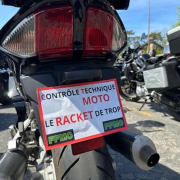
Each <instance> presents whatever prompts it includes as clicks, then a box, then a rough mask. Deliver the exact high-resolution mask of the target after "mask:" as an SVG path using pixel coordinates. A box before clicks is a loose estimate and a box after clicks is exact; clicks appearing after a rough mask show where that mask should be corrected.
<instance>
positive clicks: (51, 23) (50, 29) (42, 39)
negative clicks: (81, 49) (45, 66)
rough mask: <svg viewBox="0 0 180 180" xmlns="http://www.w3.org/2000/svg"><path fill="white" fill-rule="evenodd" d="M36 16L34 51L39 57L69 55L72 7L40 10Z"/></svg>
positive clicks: (71, 49) (71, 32)
mask: <svg viewBox="0 0 180 180" xmlns="http://www.w3.org/2000/svg"><path fill="white" fill-rule="evenodd" d="M35 17H36V23H35V25H36V53H37V54H38V56H39V58H40V59H42V58H56V57H71V56H72V53H73V9H72V7H68V6H63V7H62V6H61V7H51V8H46V9H43V10H40V11H39V12H37V13H36V14H35Z"/></svg>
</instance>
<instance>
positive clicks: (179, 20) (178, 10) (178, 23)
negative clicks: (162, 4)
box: [172, 6, 180, 28]
mask: <svg viewBox="0 0 180 180" xmlns="http://www.w3.org/2000/svg"><path fill="white" fill-rule="evenodd" d="M177 14H178V21H177V23H176V24H174V25H173V26H172V27H173V28H175V27H178V26H180V6H179V7H177Z"/></svg>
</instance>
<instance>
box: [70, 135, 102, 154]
mask: <svg viewBox="0 0 180 180" xmlns="http://www.w3.org/2000/svg"><path fill="white" fill-rule="evenodd" d="M101 147H104V138H103V137H99V138H96V139H91V140H88V141H83V142H80V143H76V144H73V145H72V151H73V154H74V155H77V154H81V153H84V152H88V151H92V150H94V149H98V148H101Z"/></svg>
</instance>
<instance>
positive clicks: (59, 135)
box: [0, 0, 160, 180]
mask: <svg viewBox="0 0 180 180" xmlns="http://www.w3.org/2000/svg"><path fill="white" fill-rule="evenodd" d="M2 3H3V4H4V5H14V6H18V7H20V9H19V12H18V13H17V14H16V15H15V16H14V17H13V18H12V19H11V20H10V21H9V22H8V23H7V24H6V25H5V26H4V27H3V28H2V30H1V31H0V37H1V40H0V51H1V52H2V53H3V54H5V56H6V57H7V59H8V64H9V67H11V70H12V73H13V74H14V75H15V82H16V86H17V88H18V90H19V96H16V97H13V98H12V101H13V103H14V106H15V108H16V111H17V115H18V122H17V124H16V125H12V126H10V132H11V136H12V140H10V141H9V142H8V151H7V152H6V153H5V154H4V155H3V156H2V158H1V160H0V179H3V180H7V179H14V180H21V179H23V177H24V175H25V172H26V170H27V166H28V165H34V166H35V167H36V170H37V172H35V173H33V174H32V179H42V178H43V179H45V180H51V179H52V180H56V179H62V180H68V179H73V180H84V179H91V180H109V179H111V180H112V179H115V167H114V166H113V164H114V163H113V160H112V159H111V157H110V155H109V152H108V149H107V146H106V145H109V146H110V148H112V149H114V150H115V151H117V152H119V153H121V154H122V155H123V156H125V157H126V158H127V159H129V160H130V161H132V162H133V163H134V164H136V165H137V166H138V167H140V168H141V169H144V170H149V169H151V168H153V167H154V166H155V165H156V164H157V163H158V161H159V158H160V156H159V154H158V153H157V151H156V147H155V145H154V143H153V142H152V141H151V140H150V139H149V138H148V137H146V136H143V135H137V134H133V133H131V132H129V131H125V130H126V129H127V123H126V121H125V116H124V114H123V109H122V106H121V103H120V98H119V89H120V79H119V76H120V72H119V70H118V69H117V68H114V67H112V66H113V64H114V62H115V61H116V59H117V56H118V55H119V53H120V52H121V51H122V50H123V49H124V47H126V44H127V35H126V31H125V28H124V25H123V23H122V21H121V19H120V17H119V15H118V13H117V12H116V10H115V9H119V10H122V9H127V8H128V6H129V1H128V0H124V1H104V0H95V1H80V0H67V1H57V0H44V1H34V0H29V1H25V0H20V1H19V0H18V1H14V0H3V1H2ZM110 72H111V73H110ZM118 99H119V100H118ZM102 102H103V103H102ZM109 103H110V104H109ZM106 104H108V106H107V105H106ZM116 105H117V106H116ZM113 106H114V107H113ZM115 106H116V107H115ZM88 107H89V109H87V108H88ZM103 107H104V108H105V109H101V108H103ZM84 109H87V111H85V110H84ZM91 109H92V110H91ZM103 113H104V114H103ZM102 116H103V118H102ZM120 131H121V132H120Z"/></svg>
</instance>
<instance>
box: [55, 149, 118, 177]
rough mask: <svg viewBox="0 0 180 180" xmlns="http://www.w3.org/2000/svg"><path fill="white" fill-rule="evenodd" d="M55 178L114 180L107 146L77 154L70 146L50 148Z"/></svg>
mask: <svg viewBox="0 0 180 180" xmlns="http://www.w3.org/2000/svg"><path fill="white" fill-rule="evenodd" d="M52 155H53V161H54V167H55V172H56V179H57V180H115V174H114V170H113V167H112V159H111V157H110V155H109V152H108V150H107V147H103V148H101V149H97V150H93V151H89V152H86V153H83V154H79V155H73V154H72V148H71V146H64V147H61V148H57V149H53V150H52Z"/></svg>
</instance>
